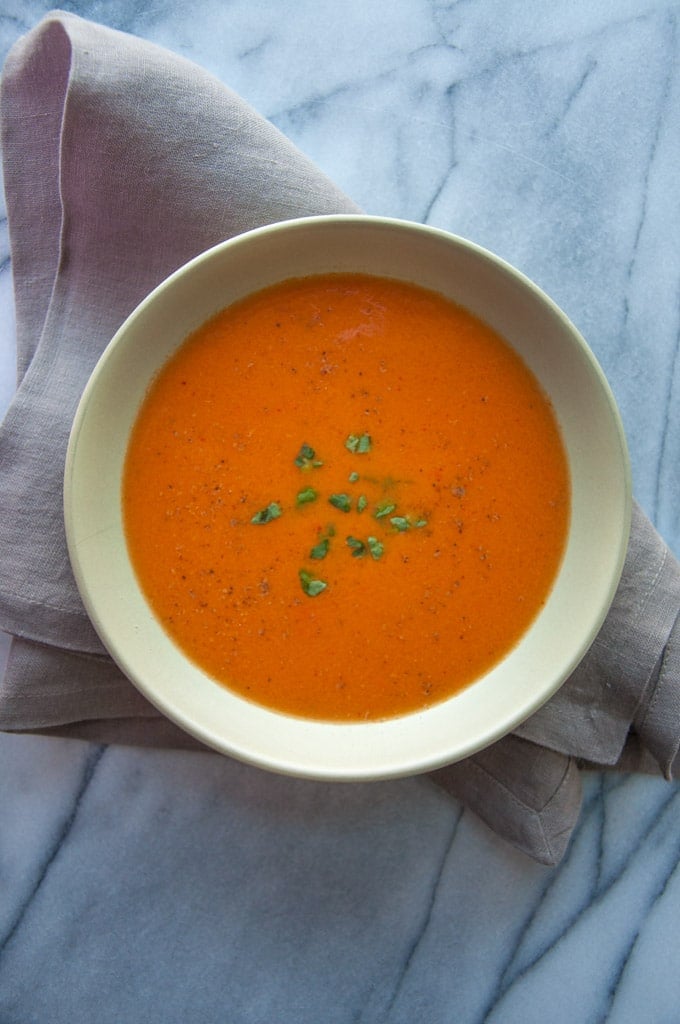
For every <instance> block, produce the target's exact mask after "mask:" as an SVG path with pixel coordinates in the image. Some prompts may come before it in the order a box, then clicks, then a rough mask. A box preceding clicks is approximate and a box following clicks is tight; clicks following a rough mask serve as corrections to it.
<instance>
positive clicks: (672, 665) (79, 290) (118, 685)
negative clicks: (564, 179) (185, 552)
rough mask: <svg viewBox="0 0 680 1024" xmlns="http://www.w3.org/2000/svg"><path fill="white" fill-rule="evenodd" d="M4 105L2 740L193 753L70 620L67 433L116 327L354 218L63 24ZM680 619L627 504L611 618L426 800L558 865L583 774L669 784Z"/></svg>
mask: <svg viewBox="0 0 680 1024" xmlns="http://www.w3.org/2000/svg"><path fill="white" fill-rule="evenodd" d="M1 104H2V106H1V120H2V149H3V162H4V178H5V191H6V198H7V208H8V217H9V227H10V241H11V250H12V266H13V274H14V289H15V304H16V321H17V348H18V358H17V363H18V390H17V393H16V397H15V398H14V400H13V403H12V405H11V407H10V409H9V411H8V413H7V416H6V418H5V421H4V423H3V424H2V427H1V429H0V548H1V550H2V557H1V558H0V628H1V629H3V630H5V631H6V632H8V633H10V634H11V635H12V637H13V640H12V644H11V648H10V655H9V661H8V665H7V668H6V672H5V675H4V679H3V681H2V684H1V686H0V729H2V730H5V731H17V732H39V733H45V734H54V735H62V736H74V737H80V738H82V739H89V740H93V741H97V742H112V743H123V744H148V745H156V746H166V747H177V748H180V747H183V748H196V747H199V744H198V743H197V741H195V740H193V738H191V737H189V736H188V735H186V734H184V733H183V732H182V731H181V730H179V729H178V728H177V727H176V726H174V725H173V724H172V723H171V722H169V721H167V720H166V719H165V718H163V717H162V716H161V715H160V714H159V713H158V712H157V711H156V710H155V709H154V708H153V707H152V706H151V705H149V704H148V703H147V701H146V700H145V699H144V698H143V697H142V696H141V695H140V694H139V693H138V691H137V690H136V689H135V688H134V687H133V686H132V685H131V684H130V683H129V682H128V680H127V679H125V677H124V676H123V675H122V674H121V673H120V671H119V670H118V669H117V668H116V666H115V665H114V664H113V662H112V661H111V660H110V659H109V657H108V656H107V654H106V652H105V650H104V649H103V647H102V645H101V643H100V641H99V639H98V637H97V635H96V633H95V632H94V629H93V628H92V625H91V624H90V622H89V620H88V618H87V616H86V614H85V611H84V609H83V606H82V604H81V602H80V598H79V596H78V592H77V589H76V586H75V583H74V580H73V577H72V574H71V570H70V566H69V561H68V556H67V551H66V543H65V537H64V527H63V521H62V474H63V468H64V456H65V450H66V444H67V440H68V434H69V430H70V426H71V422H72V419H73V415H74V413H75V409H76V406H77V403H78V400H79V397H80V394H81V392H82V390H83V387H84V385H85V383H86V381H87V378H88V376H89V374H90V372H91V370H92V369H93V367H94V364H95V362H96V360H97V358H98V357H99V355H100V353H101V351H102V350H103V348H104V346H105V345H106V343H107V341H108V340H109V339H110V337H111V336H112V335H113V333H114V332H115V330H116V329H117V327H118V326H119V325H120V323H121V322H122V321H123V320H124V318H125V317H126V316H127V314H128V313H129V312H130V311H131V310H132V309H133V308H134V306H135V305H136V304H137V302H138V301H139V300H140V299H141V298H142V297H143V296H144V295H145V294H146V293H148V292H149V291H150V290H151V289H152V288H153V287H154V286H155V285H156V284H158V282H159V281H161V280H162V279H163V278H164V277H165V276H167V275H168V274H169V273H170V272H171V271H173V270H174V269H176V268H177V267H178V266H180V265H181V264H182V263H184V262H185V261H186V260H188V259H189V258H190V257H192V256H194V255H196V254H197V253H198V252H200V251H202V250H204V249H206V248H207V247H209V246H210V245H213V244H215V243H216V242H219V241H221V240H223V239H225V238H229V237H231V236H233V235H236V234H238V233H240V232H242V231H245V230H247V229H249V228H253V227H256V226H259V225H262V224H265V223H270V222H274V221H280V220H285V219H287V218H291V217H298V216H303V215H311V214H319V213H343V212H347V213H349V212H356V210H357V207H356V206H355V205H354V204H353V203H352V202H351V200H350V199H348V198H347V197H346V196H344V195H343V194H342V193H341V192H340V191H339V190H338V189H337V188H336V187H335V186H334V185H333V184H332V183H331V182H330V181H328V179H327V178H326V177H324V176H323V175H322V174H321V173H320V172H319V171H318V170H317V169H316V168H315V167H314V166H313V165H312V163H310V161H309V160H308V159H306V158H305V157H304V156H303V155H302V154H301V153H300V152H299V151H298V150H297V149H295V147H294V146H293V145H292V144H291V143H290V142H289V141H288V140H287V139H286V138H285V137H284V136H282V135H281V134H280V133H279V132H278V131H277V130H276V129H275V128H274V127H273V126H272V125H271V124H269V123H268V122H267V121H266V120H264V119H263V118H262V117H260V116H259V115H258V114H257V113H256V112H255V111H253V110H252V109H251V108H250V107H249V106H248V105H247V104H246V103H244V102H243V101H242V100H241V99H240V98H239V97H238V96H237V95H236V94H235V93H233V92H232V91H230V90H229V89H228V88H226V87H225V86H223V85H222V84H221V83H219V82H218V81H217V80H216V79H214V78H213V77H211V76H210V75H209V74H207V73H206V72H205V71H203V70H202V69H200V68H199V67H197V66H195V65H193V64H191V63H190V62H188V61H186V60H184V59H182V58H180V57H178V56H176V55H173V54H172V53H169V52H167V51H165V50H163V49H161V48H159V47H156V46H154V45H152V44H149V43H147V42H143V41H142V40H140V39H137V38H134V37H132V36H129V35H126V34H124V33H121V32H117V31H115V30H112V29H108V28H105V27H102V26H99V25H96V24H93V23H91V22H88V21H85V20H83V19H81V18H79V17H76V16H74V15H71V14H67V13H64V12H60V11H55V12H52V13H51V14H49V15H47V16H46V17H45V18H44V19H43V20H42V21H41V22H40V23H39V24H38V25H37V26H36V27H35V28H34V29H33V30H32V31H31V32H30V33H29V34H28V35H27V36H25V37H24V38H23V39H21V40H20V41H19V42H18V43H17V44H16V45H15V46H14V48H13V50H12V51H11V53H10V55H9V57H8V59H7V61H6V64H5V68H4V71H3V78H2V97H1ZM452 227H455V226H452ZM679 608H680V572H679V567H678V563H677V561H676V560H675V559H674V558H673V556H672V554H671V553H670V551H669V550H668V548H667V547H666V545H665V544H664V543H663V541H662V540H661V538H660V537H659V536H658V534H657V533H656V532H655V530H654V529H653V527H652V526H651V524H650V522H649V521H648V520H647V518H646V517H645V516H644V515H643V513H642V512H641V511H640V509H639V508H637V507H635V508H634V515H633V528H632V534H631V540H630V548H629V551H628V557H627V560H626V565H625V569H624V573H623V578H622V581H621V585H620V587H619V590H618V592H617V595H616V599H615V601H614V604H613V607H612V609H611V612H610V614H609V616H608V618H607V620H606V622H605V624H604V626H603V628H602V630H601V633H600V635H599V636H598V638H597V640H596V641H595V643H594V645H593V647H592V649H591V650H590V652H589V653H588V655H587V656H586V657H585V659H584V661H583V662H582V664H581V665H580V666H579V668H578V669H577V670H576V672H575V673H574V674H573V676H572V677H571V678H570V679H569V680H568V681H567V683H566V684H565V685H564V687H563V688H562V689H561V690H560V692H559V693H558V694H557V695H556V696H555V697H553V699H552V700H551V701H550V702H549V703H548V704H547V705H545V707H544V708H542V709H541V710H540V711H539V712H538V713H537V714H536V715H534V716H533V717H532V718H531V719H530V720H529V721H527V722H525V723H524V724H523V725H522V726H521V728H519V729H518V730H517V731H516V733H515V734H513V735H511V736H508V737H505V738H504V739H502V740H500V741H499V742H498V743H496V744H495V745H494V746H492V747H490V748H489V749H487V750H485V751H482V752H481V753H479V754H477V755H475V756H474V757H471V758H469V759H467V760H465V761H463V762H461V763H459V764H456V765H453V766H450V767H447V768H444V769H441V770H440V771H438V772H435V773H433V774H432V775H431V776H430V778H429V779H426V780H423V785H429V784H431V780H433V781H434V782H436V783H437V784H438V785H440V786H442V787H443V788H444V789H445V790H446V791H448V792H449V793H451V794H452V795H454V796H455V797H456V798H458V799H459V800H461V801H463V803H464V804H465V805H466V806H467V807H469V808H470V809H471V810H472V811H473V812H475V813H476V814H477V815H479V816H480V817H481V818H482V819H483V820H484V821H485V822H486V823H487V824H488V825H489V827H490V828H492V829H493V830H495V831H496V832H497V833H498V834H499V835H501V836H503V837H504V838H505V839H507V840H508V841H510V842H511V843H513V844H514V845H515V846H517V847H519V848H520V849H522V850H523V851H525V852H526V853H527V854H529V855H530V856H531V857H533V858H535V859H536V860H538V861H540V862H542V863H545V864H556V863H557V862H558V861H559V860H560V858H561V857H562V856H563V854H564V851H565V849H566V847H567V844H568V841H569V838H570V835H571V833H572V830H573V828H574V825H575V823H576V821H577V819H578V815H579V810H580V801H581V790H580V769H581V768H582V767H584V766H585V767H588V766H599V767H602V766H606V767H611V768H619V769H621V770H647V771H655V772H660V773H661V774H663V775H664V776H666V777H667V778H671V777H672V775H673V772H674V770H677V768H678V744H679V741H680V654H679V652H678V649H679V640H680V629H679V627H678V609H679ZM213 756H218V755H213Z"/></svg>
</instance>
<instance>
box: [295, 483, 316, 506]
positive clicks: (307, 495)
mask: <svg viewBox="0 0 680 1024" xmlns="http://www.w3.org/2000/svg"><path fill="white" fill-rule="evenodd" d="M317 497H318V495H317V493H316V491H315V490H314V488H313V487H305V489H304V490H303V491H298V493H297V498H296V499H295V500H296V502H297V504H298V505H307V504H308V503H309V502H310V501H316V499H317Z"/></svg>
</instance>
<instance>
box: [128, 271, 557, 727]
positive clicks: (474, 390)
mask: <svg viewBox="0 0 680 1024" xmlns="http://www.w3.org/2000/svg"><path fill="white" fill-rule="evenodd" d="M122 498H123V512H124V521H125V529H126V536H127V542H128V547H129V551H130V554H131V558H132V561H133V565H134V567H135V571H136V573H137V576H138V579H139V581H140V585H141V587H142V589H143V591H144V593H145V595H146V597H147V599H148V601H149V603H150V605H151V607H152V608H153V610H154V613H155V615H156V616H157V618H158V619H159V620H160V622H161V623H162V624H163V627H164V628H165V630H166V631H167V632H168V633H169V634H170V636H171V637H172V638H173V640H174V641H175V642H176V643H177V644H178V645H179V646H180V647H181V648H182V649H183V650H184V651H185V653H186V654H187V655H188V657H189V658H190V659H191V660H193V661H194V662H195V663H197V664H198V665H199V666H201V667H202V668H203V669H204V670H205V671H206V672H207V673H209V674H210V675H211V676H213V677H214V678H215V680H216V681H217V682H219V683H220V684H222V685H224V686H227V687H229V688H231V689H232V690H235V691H237V692H238V693H240V694H241V695H242V696H244V697H246V698H248V699H250V700H253V701H256V702H258V703H261V704H264V705H267V706H269V707H272V708H274V709H277V710H279V711H283V712H287V713H290V714H293V715H298V716H304V717H310V718H315V719H331V720H339V721H345V722H347V721H361V720H365V719H379V718H385V717H391V716H395V715H400V714H404V713H406V712H410V711H413V710H416V709H419V708H424V707H428V706H430V705H432V704H434V703H437V702H439V701H441V700H443V699H446V698H448V697H450V696H451V695H452V694H454V693H455V692H457V691H458V690H460V689H461V688H462V687H466V686H468V685H469V684H470V683H472V682H473V681H474V680H476V679H477V678H479V676H480V675H482V674H483V673H484V672H485V671H487V670H488V669H490V668H491V667H492V666H493V665H494V664H496V663H497V662H498V661H499V660H500V659H502V658H503V656H504V655H506V654H507V653H508V652H509V651H510V650H511V649H512V647H513V646H514V645H515V644H516V643H517V642H518V640H519V639H520V638H521V636H522V635H523V634H524V632H525V631H526V630H527V628H528V627H529V625H530V624H531V623H532V621H533V620H534V618H535V617H536V615H537V614H538V612H539V611H540V609H541V607H542V606H543V604H544V603H545V601H546V598H547V595H548V593H549V591H550V589H551V586H552V584H553V582H554V579H555V576H556V573H557V571H558V569H559V565H560V561H561V558H562V555H563V551H564V547H565V541H566V534H567V529H568V521H569V506H570V485H569V471H568V465H567V459H566V455H565V451H564V446H563V443H562V440H561V436H560V432H559V428H558V425H557V423H556V419H555V415H554V412H553V410H552V408H551V405H550V403H549V402H548V400H547V398H546V397H545V396H544V394H543V393H542V391H541V388H540V387H539V385H538V383H537V381H536V379H535V378H534V376H533V375H532V374H531V373H530V371H529V370H528V368H527V367H526V366H525V364H524V363H523V362H522V360H521V359H520V358H519V357H518V356H517V355H516V354H515V353H514V351H513V350H512V349H511V348H510V347H509V346H508V345H507V344H506V342H505V341H504V340H503V339H502V338H500V337H499V336H498V334H496V333H495V332H494V331H493V330H491V329H490V328H489V327H488V326H486V325H485V324H484V323H482V322H481V321H480V320H478V319H477V318H476V317H474V316H472V315H471V314H470V313H469V312H467V311H466V310H465V309H462V308H460V307H458V306H455V305H453V304H452V303H450V302H449V301H447V300H445V299H444V298H442V297H441V296H439V295H437V294H435V293H433V292H429V291H425V290H423V289H421V288H418V287H416V286H414V285H410V284H405V283H403V282H398V281H392V280H387V279H382V278H375V277H369V276H364V275H345V274H337V275H320V276H315V277H309V278H303V279H295V280H291V281H287V282H284V283H283V284H280V285H276V286H275V287H272V288H269V289H266V290H264V291H262V292H259V293H257V294H255V295H253V296H251V297H248V298H247V299H245V300H243V301H241V302H238V303H236V304H235V305H233V306H231V307H229V308H228V309H225V310H224V311H223V312H221V313H220V314H219V315H217V316H216V317H214V318H213V319H212V320H211V321H210V322H209V323H207V324H205V325H204V326H203V327H201V328H200V330H198V331H196V332H195V333H194V334H193V335H191V336H190V337H189V338H188V339H187V340H186V342H185V343H184V344H183V345H182V346H181V347H180V349H179V350H178V351H177V353H176V354H175V355H174V356H173V357H172V358H171V359H170V361H169V362H168V363H167V364H166V366H165V367H164V368H163V369H162V370H161V372H160V373H159V374H158V376H157V378H156V379H155V380H154V382H153V383H152V385H151V387H150V388H149V391H148V394H147V396H146V398H145V401H144V402H143V405H142V407H141V409H140V412H139V415H138V418H137V421H136V423H135V426H134V428H133V432H132V435H131V439H130V443H129V448H128V453H127V458H126V464H125V472H124V481H123V495H122Z"/></svg>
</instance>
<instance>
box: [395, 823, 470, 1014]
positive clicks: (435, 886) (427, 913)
mask: <svg viewBox="0 0 680 1024" xmlns="http://www.w3.org/2000/svg"><path fill="white" fill-rule="evenodd" d="M463 813H464V812H463V809H462V808H459V809H458V811H457V813H456V814H455V815H453V817H452V823H451V836H450V838H449V841H448V843H447V844H446V846H445V847H444V849H443V851H442V856H441V858H440V860H439V864H438V865H435V870H434V872H433V879H432V885H431V889H430V896H429V900H428V901H427V902H426V903H424V905H423V914H422V919H421V922H420V926H419V928H418V929H417V931H416V932H415V934H414V936H413V939H412V941H411V944H410V947H409V948H408V949H407V951H406V955H405V957H404V963H403V967H402V969H401V971H400V972H399V976H398V977H397V979H396V981H395V985H394V990H393V992H392V995H391V996H390V998H389V1000H388V1002H387V1006H386V1009H385V1016H386V1017H387V1018H389V1015H390V1013H391V1012H392V1009H393V1007H394V1006H395V1004H396V1003H397V1000H398V998H399V993H400V991H401V989H402V987H403V985H404V982H405V979H406V977H407V975H408V972H409V970H410V969H411V966H412V964H413V963H414V961H415V959H416V955H417V952H418V949H419V948H420V946H421V944H422V941H423V937H424V935H425V934H426V932H427V930H428V927H429V925H430V922H431V920H432V913H433V910H434V907H435V904H436V902H437V895H438V893H439V890H440V888H441V884H442V873H443V871H444V867H445V865H446V862H447V860H448V858H449V856H450V853H451V850H452V848H453V844H454V842H455V839H456V834H457V832H458V826H459V825H460V822H461V819H462V817H463Z"/></svg>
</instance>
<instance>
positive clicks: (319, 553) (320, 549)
mask: <svg viewBox="0 0 680 1024" xmlns="http://www.w3.org/2000/svg"><path fill="white" fill-rule="evenodd" d="M329 546H330V541H329V539H328V537H322V539H321V540H320V541H319V543H318V544H315V545H314V547H313V548H312V550H311V551H310V552H309V557H310V558H314V559H316V560H317V561H320V560H321V559H322V558H325V557H326V555H327V554H328V548H329Z"/></svg>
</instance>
